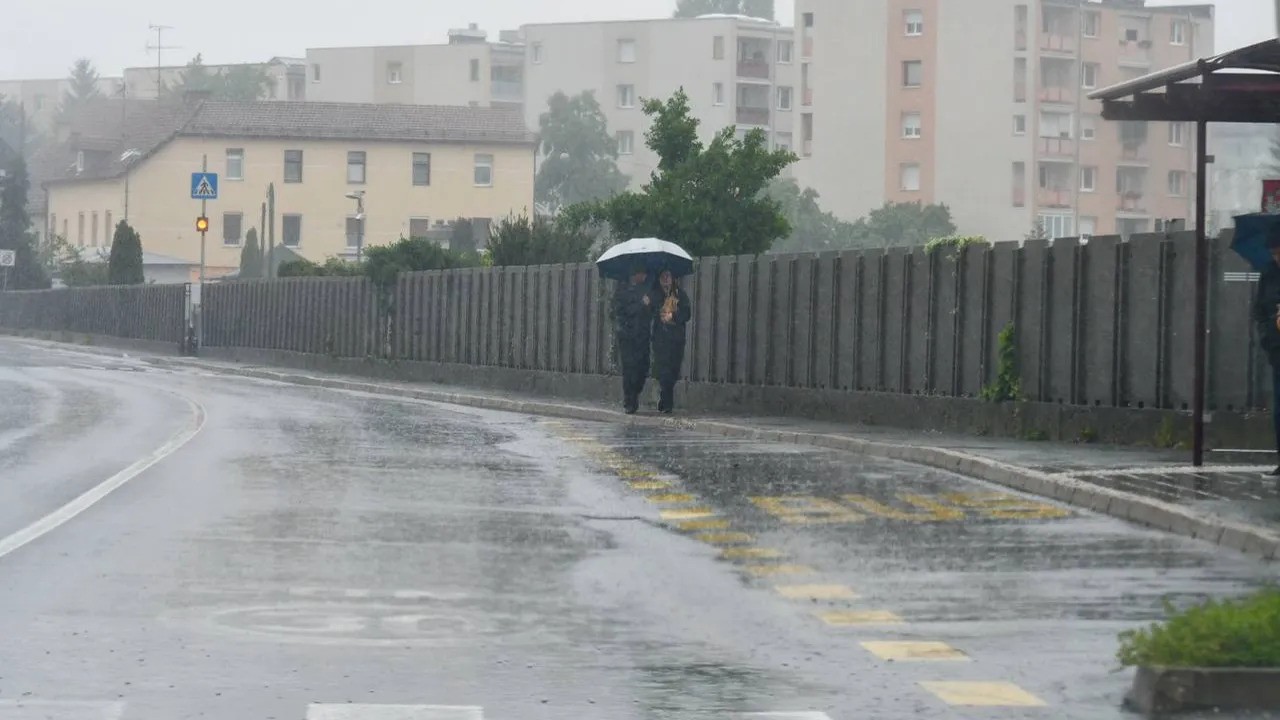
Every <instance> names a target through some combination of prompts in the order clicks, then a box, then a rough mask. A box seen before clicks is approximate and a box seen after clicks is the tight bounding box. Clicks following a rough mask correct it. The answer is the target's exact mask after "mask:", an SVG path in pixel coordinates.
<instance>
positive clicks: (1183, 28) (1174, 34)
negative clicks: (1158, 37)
mask: <svg viewBox="0 0 1280 720" xmlns="http://www.w3.org/2000/svg"><path fill="white" fill-rule="evenodd" d="M1169 44H1171V45H1186V44H1187V23H1186V21H1185V20H1174V21H1173V23H1171V24H1170V25H1169Z"/></svg>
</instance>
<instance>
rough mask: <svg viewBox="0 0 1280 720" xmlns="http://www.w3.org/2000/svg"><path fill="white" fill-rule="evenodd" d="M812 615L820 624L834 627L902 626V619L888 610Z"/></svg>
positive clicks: (833, 611) (837, 611) (834, 611)
mask: <svg viewBox="0 0 1280 720" xmlns="http://www.w3.org/2000/svg"><path fill="white" fill-rule="evenodd" d="M814 614H815V615H817V616H818V618H819V619H820V620H822V622H824V623H826V624H828V625H833V626H835V627H852V626H855V625H901V624H902V618H900V617H898V616H897V615H895V614H894V613H891V612H889V611H888V610H831V611H828V612H820V613H814Z"/></svg>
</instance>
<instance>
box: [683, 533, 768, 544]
mask: <svg viewBox="0 0 1280 720" xmlns="http://www.w3.org/2000/svg"><path fill="white" fill-rule="evenodd" d="M697 539H698V540H700V541H702V542H704V543H707V544H708V545H736V544H739V543H749V542H753V541H755V538H753V537H751V535H750V534H749V533H744V532H705V533H702V534H700V535H698V538H697Z"/></svg>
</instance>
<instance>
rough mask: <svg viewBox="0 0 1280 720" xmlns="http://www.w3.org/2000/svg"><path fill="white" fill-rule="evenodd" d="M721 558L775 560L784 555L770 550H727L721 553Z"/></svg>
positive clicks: (751, 548)
mask: <svg viewBox="0 0 1280 720" xmlns="http://www.w3.org/2000/svg"><path fill="white" fill-rule="evenodd" d="M720 557H722V558H724V559H726V560H749V559H753V558H758V559H773V558H780V557H782V553H781V552H779V551H777V550H771V549H769V548H754V547H745V548H727V549H724V550H721V551H720Z"/></svg>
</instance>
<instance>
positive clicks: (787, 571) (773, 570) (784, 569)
mask: <svg viewBox="0 0 1280 720" xmlns="http://www.w3.org/2000/svg"><path fill="white" fill-rule="evenodd" d="M743 569H744V570H746V571H747V572H749V573H751V574H752V575H755V576H756V577H770V576H773V575H812V574H813V573H816V572H818V571H817V570H814V569H813V568H811V567H809V566H808V565H747V566H745V567H744V568H743Z"/></svg>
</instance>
